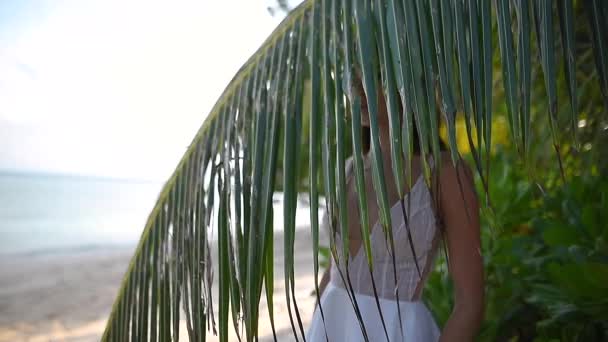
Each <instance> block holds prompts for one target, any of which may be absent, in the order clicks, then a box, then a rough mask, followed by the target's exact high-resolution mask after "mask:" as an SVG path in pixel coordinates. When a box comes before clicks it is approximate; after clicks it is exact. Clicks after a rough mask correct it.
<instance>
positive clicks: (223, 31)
mask: <svg viewBox="0 0 608 342" xmlns="http://www.w3.org/2000/svg"><path fill="white" fill-rule="evenodd" d="M296 2H299V1H292V3H296ZM274 4H275V0H198V1H194V0H193V1H151V0H146V1H143V0H142V1H118V0H98V1H92V0H72V1H67V0H2V1H0V170H13V171H15V170H26V171H34V172H53V173H68V174H81V175H93V176H104V177H119V178H135V179H154V180H164V179H166V178H167V177H168V176H169V175H170V173H171V172H172V171H173V169H174V168H175V166H176V165H177V162H178V161H179V159H180V157H181V156H182V154H183V153H184V152H185V150H186V148H187V146H188V144H189V143H190V142H191V140H192V138H193V136H194V134H195V133H196V131H197V130H198V128H199V127H200V125H201V124H202V122H203V120H204V118H205V117H206V115H207V113H208V112H209V110H210V109H211V107H212V106H213V104H214V103H215V101H216V100H217V98H218V97H219V96H220V94H221V92H222V91H223V89H224V87H225V86H226V85H227V84H228V82H229V81H230V79H231V78H232V77H233V76H234V74H235V73H236V71H237V70H238V69H239V67H240V66H241V65H242V64H243V63H244V62H245V61H246V60H247V58H249V56H251V54H252V53H253V52H254V51H255V50H256V49H257V48H258V47H259V46H260V45H261V43H262V42H263V41H264V40H265V38H266V37H267V36H268V35H269V34H270V33H271V32H272V30H273V29H274V28H275V27H276V25H278V23H279V22H280V20H281V19H282V16H283V15H282V14H279V15H276V16H275V17H272V16H271V15H270V14H269V13H268V11H267V7H268V6H269V5H274Z"/></svg>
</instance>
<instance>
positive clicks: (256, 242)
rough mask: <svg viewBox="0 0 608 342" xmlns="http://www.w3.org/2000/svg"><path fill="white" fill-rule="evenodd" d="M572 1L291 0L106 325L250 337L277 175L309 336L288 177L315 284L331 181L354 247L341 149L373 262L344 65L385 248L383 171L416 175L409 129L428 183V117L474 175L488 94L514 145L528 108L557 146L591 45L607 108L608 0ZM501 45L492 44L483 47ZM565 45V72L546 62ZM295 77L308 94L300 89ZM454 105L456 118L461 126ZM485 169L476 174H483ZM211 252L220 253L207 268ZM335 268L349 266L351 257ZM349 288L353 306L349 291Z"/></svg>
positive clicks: (266, 275) (435, 141)
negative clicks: (386, 130) (366, 122)
mask: <svg viewBox="0 0 608 342" xmlns="http://www.w3.org/2000/svg"><path fill="white" fill-rule="evenodd" d="M582 2H583V4H582V5H583V6H584V11H582V10H578V11H577V10H575V6H574V5H573V2H572V1H569V0H558V1H555V2H554V1H550V0H543V1H527V0H518V1H515V2H511V1H508V0H496V1H495V2H494V3H492V2H490V1H477V0H457V1H448V0H417V1H399V0H377V1H364V0H355V1H348V0H308V1H305V2H304V3H303V4H301V5H300V6H298V7H297V8H295V9H294V10H293V11H292V12H291V13H290V14H289V15H288V16H287V17H286V18H285V19H284V20H283V22H282V23H281V24H280V25H279V26H278V27H277V29H276V30H275V31H274V32H273V33H272V35H271V36H270V37H269V38H268V39H267V40H266V42H264V44H263V45H262V47H260V49H259V50H258V51H257V52H256V53H255V54H254V55H253V56H252V57H251V58H250V59H249V60H248V61H247V62H246V63H245V64H244V66H243V67H242V68H241V69H240V70H239V72H238V73H237V74H236V76H235V77H234V78H233V80H232V81H231V82H230V84H229V85H228V87H227V88H226V89H225V91H224V93H223V94H222V96H221V97H220V98H219V100H218V101H217V103H216V104H215V106H214V107H213V109H212V110H211V113H209V115H208V117H207V119H206V120H205V122H204V123H203V124H202V126H201V128H200V129H199V131H198V133H197V134H196V136H195V137H194V139H193V141H192V143H191V145H190V147H189V148H188V150H187V151H186V153H185V155H184V156H183V158H182V159H181V161H180V163H179V164H178V166H177V168H176V170H175V172H174V173H173V175H172V176H171V178H170V179H169V180H168V181H167V183H166V184H165V186H164V188H163V191H162V193H161V194H160V196H159V198H158V201H157V203H156V205H155V207H154V209H153V210H152V212H151V213H150V215H149V217H148V221H147V223H146V226H145V227H144V230H143V233H142V235H141V238H140V241H139V244H138V246H137V249H136V251H135V254H134V256H133V258H132V260H131V263H130V264H129V267H128V270H127V272H126V275H125V277H124V280H123V282H122V284H121V287H120V291H119V293H118V296H117V298H116V301H115V303H114V306H113V308H112V312H111V314H110V317H109V319H108V323H107V326H106V330H105V332H104V336H103V340H104V341H122V340H134V341H142V340H151V341H168V340H175V341H177V340H178V339H179V338H180V336H179V332H180V330H179V325H180V318H181V317H185V320H186V327H187V334H188V338H189V339H190V340H197V341H204V340H205V339H206V336H207V334H208V333H209V332H212V333H219V336H220V340H222V341H227V340H228V331H229V329H230V324H229V323H230V321H232V326H233V328H234V330H235V332H236V335H237V336H238V338H239V340H240V339H243V340H246V341H254V340H256V337H257V336H258V319H259V317H260V312H259V303H260V300H261V296H262V290H263V289H265V292H266V296H267V300H268V305H269V306H268V308H269V310H270V316H271V317H272V298H273V293H272V292H273V273H274V270H273V259H274V247H275V246H274V245H273V241H274V239H273V237H274V229H273V224H276V223H277V222H273V220H272V217H273V203H272V195H273V192H274V191H275V189H277V188H279V187H280V188H281V189H282V191H283V192H284V209H285V210H284V220H283V231H284V239H285V240H284V245H283V248H284V256H285V260H284V262H285V264H284V267H285V268H284V276H285V279H284V283H285V292H286V293H285V301H286V303H287V307H288V312H289V318H290V322H291V327H292V330H293V333H294V337H295V338H296V339H297V340H299V339H300V338H302V339H303V338H304V327H303V324H302V318H301V316H300V313H299V311H298V305H297V302H296V300H295V290H294V289H295V273H296V272H297V270H296V269H295V268H294V244H295V213H296V208H297V192H298V190H299V189H300V188H301V186H300V185H301V184H303V179H302V175H304V176H306V177H307V179H306V182H304V183H305V184H306V185H307V187H308V195H309V200H310V221H311V234H312V241H313V248H312V251H311V253H313V258H314V282H315V289H316V290H317V292H318V287H319V285H318V283H319V279H318V271H319V265H318V262H319V260H318V257H317V255H318V251H319V217H318V209H319V205H320V202H319V197H320V196H323V197H324V198H325V202H324V203H325V206H326V208H325V209H326V210H327V212H328V213H329V215H330V218H331V219H330V220H329V221H330V222H333V223H332V224H331V226H332V227H331V228H332V232H337V227H334V226H340V227H341V228H342V229H341V234H340V236H341V239H342V241H341V242H340V245H341V246H342V248H341V249H340V250H338V249H337V248H336V246H337V243H338V241H335V239H334V238H333V233H332V234H330V235H332V238H331V239H330V240H331V246H332V248H331V250H332V254H333V256H334V258H335V260H336V261H337V262H339V263H347V262H348V260H349V259H348V258H349V248H348V229H346V227H347V224H346V223H347V220H348V219H349V216H348V215H347V209H346V208H347V207H346V192H345V189H346V180H345V171H344V170H345V161H346V159H347V154H348V152H349V151H352V154H353V169H354V174H355V186H356V187H357V189H358V205H359V211H360V218H361V229H362V236H363V243H362V246H363V247H362V248H363V249H364V252H365V255H366V258H367V260H368V263H369V267H370V271H371V269H372V260H373V257H372V255H371V247H370V241H369V229H370V227H369V225H368V217H369V214H368V212H367V204H366V203H367V201H368V199H367V198H366V196H365V191H364V186H365V180H364V175H363V159H362V156H363V148H362V146H361V138H360V137H361V106H362V103H361V101H362V98H361V97H360V96H359V95H358V94H357V93H356V92H355V91H354V90H353V86H354V82H355V78H358V77H360V78H361V81H362V85H363V88H364V90H365V95H366V99H367V108H368V109H369V114H370V121H371V127H370V129H371V160H372V181H373V186H374V189H375V191H376V193H377V194H378V196H377V197H378V207H379V216H380V220H379V221H380V222H381V224H382V228H383V230H384V231H385V232H386V234H385V235H386V236H387V239H388V240H387V243H388V244H387V246H389V248H391V249H393V248H394V246H393V244H392V233H391V232H392V230H391V229H389V227H390V226H391V222H390V221H391V217H390V212H389V203H388V196H387V179H386V176H385V175H387V174H390V175H392V177H393V178H394V179H393V181H394V184H396V185H397V186H398V188H399V191H400V192H402V189H403V188H404V187H403V185H404V184H410V185H411V183H412V179H411V172H410V171H411V168H412V163H411V160H412V155H413V146H414V145H415V144H417V145H418V146H419V147H420V150H421V155H422V157H423V158H422V160H423V162H424V165H423V171H424V175H425V178H426V180H427V182H431V181H432V179H431V171H430V165H429V163H428V162H427V158H424V157H425V156H433V160H435V161H436V163H439V162H440V161H441V156H440V153H441V152H440V135H439V121H442V124H443V125H445V127H446V128H447V133H448V142H447V143H448V146H449V150H450V152H451V160H452V162H453V163H456V162H457V160H458V159H459V158H460V156H459V151H458V147H457V141H458V139H459V138H465V139H466V140H467V141H468V142H469V145H470V147H471V151H472V154H473V160H474V162H475V168H476V170H477V173H478V175H479V176H480V177H481V179H482V181H483V180H484V179H488V173H489V170H490V158H489V156H490V153H491V147H492V146H493V142H492V134H491V133H492V125H491V123H492V120H493V117H494V115H496V113H495V108H497V106H499V105H500V106H502V105H505V106H506V116H507V118H508V122H509V127H510V132H511V137H512V141H513V145H514V146H515V148H516V149H518V150H519V151H520V153H521V155H522V157H523V159H524V160H525V155H526V153H527V151H528V149H529V147H530V145H531V144H533V143H534V136H532V133H531V130H530V124H531V120H532V118H533V117H539V118H541V119H543V120H546V121H547V122H548V123H549V125H548V126H547V127H548V128H549V130H550V131H551V134H552V139H553V145H554V147H555V150H556V152H557V158H558V160H559V159H560V158H561V153H563V151H562V150H561V149H560V141H561V139H562V134H560V132H561V131H562V130H563V129H564V127H560V121H559V120H558V114H559V107H560V106H562V105H567V106H568V108H569V111H568V112H569V113H570V114H569V115H570V122H571V124H570V127H571V130H572V133H573V136H575V134H576V123H577V115H578V110H579V104H580V103H581V102H584V100H585V98H584V96H585V94H584V93H581V89H580V88H578V84H579V82H577V67H578V65H577V61H578V60H579V59H578V58H577V56H580V55H582V54H583V53H585V51H588V50H589V49H591V50H592V51H593V55H594V57H595V69H594V70H595V71H594V74H593V78H592V79H593V81H594V82H597V85H598V87H599V88H600V89H601V92H602V95H603V97H604V103H605V104H606V107H607V108H608V57H607V56H608V36H607V35H606V32H607V28H606V25H607V24H606V23H607V22H608V18H607V17H606V15H607V13H608V2H605V1H601V0H584V1H582ZM581 15H584V16H585V17H583V18H579V17H578V16H581ZM554 18H557V19H554ZM579 22H580V23H582V24H579ZM575 24H576V25H575ZM580 25H586V27H585V30H587V31H588V32H591V38H590V42H587V41H583V42H581V41H579V40H580V39H582V38H580V37H579V35H575V27H578V26H580ZM532 27H534V28H535V30H533V29H531V28H532ZM533 37H535V39H534V38H533ZM496 45H498V47H499V48H498V50H499V52H500V58H499V59H495V58H494V49H495V46H496ZM535 52H538V56H537V55H536V54H535ZM557 52H561V54H559V53H557ZM560 56H561V58H562V60H563V71H562V70H561V69H560V68H559V67H558V61H559V59H558V58H560ZM494 67H497V68H500V70H502V73H501V75H502V77H500V78H501V79H502V82H495V81H494V73H493V70H494ZM535 70H542V75H543V79H544V86H545V89H546V94H547V99H548V105H547V113H546V114H543V113H531V96H530V94H531V91H532V90H531V89H532V82H533V75H534V72H533V71H535ZM562 72H563V74H562ZM359 74H360V76H358V75H359ZM562 75H563V76H562ZM562 77H563V78H564V79H565V80H566V84H567V86H566V90H567V97H564V100H562V96H561V94H558V78H560V79H561V78H562ZM306 89H310V93H309V96H305V95H304V94H305V93H306V92H305V90H306ZM380 97H383V98H384V103H386V105H387V111H388V114H389V117H388V119H389V124H390V136H391V145H390V153H391V159H392V161H393V164H392V165H391V168H392V170H391V172H389V173H387V172H385V170H383V165H384V164H383V162H382V160H383V159H382V158H383V156H382V150H381V149H380V140H379V139H380V138H379V135H380V133H379V124H378V112H379V109H378V103H379V101H378V99H379V98H380ZM566 101H567V103H566V104H564V103H563V102H566ZM305 102H306V103H305ZM303 108H309V111H305V110H304V109H303ZM438 113H441V115H437V114H438ZM532 114H536V115H532ZM539 114H540V115H539ZM459 115H461V116H462V117H463V118H464V122H465V124H466V132H465V133H459V131H457V130H456V120H457V117H458V116H459ZM414 125H415V129H414ZM415 131H417V132H418V134H414V132H415ZM459 134H460V135H462V134H464V135H465V136H464V137H460V136H459ZM416 137H417V138H416ZM414 139H418V141H414ZM306 161H308V163H306ZM301 168H307V169H308V170H307V172H301V171H300V169H301ZM484 186H485V187H486V191H487V185H486V183H485V182H484ZM399 195H400V196H401V197H403V195H404V194H403V193H400V194H399ZM214 231H216V232H217V234H214V233H213V232H214ZM214 236H217V248H216V249H214V248H212V246H213V245H215V244H216V243H215V242H213V238H214ZM392 254H393V255H394V253H392ZM215 262H219V267H218V268H217V270H218V271H217V272H218V273H217V274H214V268H213V264H214V263H215ZM214 276H217V277H218V278H219V297H216V296H215V294H214V293H213V292H214V291H212V284H213V277H214ZM343 277H344V280H345V282H348V281H349V279H348V278H349V275H348V273H346V274H344V275H343ZM395 279H396V277H395ZM351 291H352V290H351ZM351 300H352V302H353V305H354V306H356V299H355V298H354V296H351ZM214 304H215V305H216V307H214ZM321 309H322V308H321ZM216 310H217V315H218V316H217V317H216ZM230 313H232V315H230ZM360 323H361V328H362V329H363V330H365V327H364V326H363V324H362V322H360ZM273 329H274V328H273ZM243 332H244V335H243V334H242V333H243ZM182 337H183V336H182Z"/></svg>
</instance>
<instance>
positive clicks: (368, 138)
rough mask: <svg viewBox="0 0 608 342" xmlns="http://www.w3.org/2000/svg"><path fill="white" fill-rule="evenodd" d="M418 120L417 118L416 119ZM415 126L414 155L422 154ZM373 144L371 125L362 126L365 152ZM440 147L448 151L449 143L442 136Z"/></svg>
mask: <svg viewBox="0 0 608 342" xmlns="http://www.w3.org/2000/svg"><path fill="white" fill-rule="evenodd" d="M414 120H416V119H414ZM413 126H414V127H413V128H414V136H413V137H412V142H413V144H414V146H413V151H414V155H420V141H419V137H418V128H417V127H416V125H415V124H414V125H413ZM371 145H372V134H371V130H370V128H369V127H367V126H363V127H361V147H362V149H363V152H364V153H367V152H369V149H370V148H371ZM439 149H440V150H441V151H447V149H448V147H447V145H446V144H445V143H444V142H443V139H441V137H440V138H439Z"/></svg>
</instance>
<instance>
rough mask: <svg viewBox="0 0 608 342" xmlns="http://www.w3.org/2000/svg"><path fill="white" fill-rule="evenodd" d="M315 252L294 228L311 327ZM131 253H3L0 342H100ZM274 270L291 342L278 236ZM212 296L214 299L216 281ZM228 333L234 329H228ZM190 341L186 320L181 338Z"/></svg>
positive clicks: (263, 333) (284, 332)
mask: <svg viewBox="0 0 608 342" xmlns="http://www.w3.org/2000/svg"><path fill="white" fill-rule="evenodd" d="M321 236H322V241H321V242H322V243H324V242H325V241H324V236H323V234H321ZM214 245H215V244H214ZM311 246H312V241H311V237H310V231H309V230H308V229H297V230H296V246H295V248H294V259H295V268H296V270H297V274H296V288H295V290H296V298H297V300H298V305H299V306H300V314H301V316H302V319H303V321H304V322H303V323H304V324H305V325H306V326H307V325H308V323H309V322H310V319H311V317H312V312H313V310H314V303H315V298H314V296H312V295H311V292H312V289H313V288H314V285H313V279H314V278H313V275H312V273H313V270H312V260H313V258H312V247H311ZM134 250H135V245H124V246H123V245H119V246H93V247H91V246H83V247H78V248H70V249H67V250H65V249H61V250H55V251H51V252H50V253H49V252H34V253H27V252H24V253H14V254H13V253H11V254H0V341H2V342H4V341H7V342H8V341H98V340H99V338H100V337H101V334H102V333H103V329H104V328H105V324H106V320H107V317H108V315H109V313H110V310H111V307H112V304H113V302H114V298H115V297H116V294H117V293H118V288H119V286H120V284H121V281H122V278H123V276H124V272H125V271H126V269H127V267H128V264H129V261H130V259H131V257H132V254H133V252H134ZM212 251H215V247H214V246H213V247H212ZM214 264H215V266H216V267H217V264H216V263H214ZM274 264H275V265H274V266H275V271H274V276H275V289H274V295H273V298H274V299H273V301H274V315H275V328H276V332H277V337H278V338H279V340H280V341H281V340H285V341H288V340H291V339H293V337H292V336H291V325H290V323H289V318H288V315H287V308H286V305H285V303H284V297H285V293H284V288H283V287H284V280H283V234H282V233H281V232H280V231H275V263H274ZM216 274H217V272H216ZM213 291H214V300H217V296H218V294H217V276H216V277H215V278H214V284H213ZM265 302H266V301H265V294H264V293H262V301H261V302H260V323H259V324H260V327H259V331H260V340H261V341H266V340H269V341H272V340H273V339H272V331H271V329H270V324H269V320H268V317H267V315H268V312H267V310H266V303H265ZM215 309H217V308H215ZM216 315H217V312H216ZM229 326H230V330H232V323H231V322H230V324H229ZM186 334H187V332H186V328H185V317H184V316H183V315H182V322H181V324H180V335H181V336H182V337H185V336H187V335H186ZM184 340H185V338H184ZM207 340H208V341H216V340H217V337H215V336H213V334H212V333H211V332H209V333H208V338H207Z"/></svg>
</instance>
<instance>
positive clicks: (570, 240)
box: [425, 151, 608, 341]
mask: <svg viewBox="0 0 608 342" xmlns="http://www.w3.org/2000/svg"><path fill="white" fill-rule="evenodd" d="M494 159H495V160H494V165H495V166H496V170H493V173H491V175H492V176H491V177H490V179H489V183H490V198H491V200H492V204H493V205H494V207H493V212H491V211H490V210H489V209H487V208H486V210H485V211H484V214H483V215H482V244H483V248H482V249H483V253H484V264H485V265H484V266H485V272H486V274H485V278H486V294H485V295H486V317H485V318H486V319H485V322H484V324H483V327H482V331H481V334H480V340H482V341H511V340H515V341H552V340H559V341H602V340H605V339H608V296H606V294H607V293H608V225H607V224H606V222H608V210H606V208H608V195H606V194H607V193H608V179H606V177H605V174H603V175H602V174H600V173H598V172H597V171H594V170H597V168H593V167H592V168H590V169H589V171H588V172H586V173H584V174H582V175H576V176H575V175H571V174H569V175H567V182H566V183H565V184H564V183H563V182H561V181H556V180H555V179H553V180H552V179H544V184H531V183H530V182H529V181H528V180H527V179H526V175H525V174H523V173H522V172H521V171H519V170H518V169H517V163H516V162H515V160H514V158H513V156H512V155H509V154H508V153H506V152H504V151H502V152H499V153H498V154H497V155H496V156H495V157H494ZM566 166H567V167H566V170H570V171H571V172H574V171H575V170H576V172H579V171H580V169H578V168H573V167H571V166H572V165H566ZM568 166H570V167H568ZM556 176H557V175H556ZM547 184H549V186H547ZM541 188H542V190H541ZM451 293H452V289H451V284H450V283H449V281H448V275H447V272H446V265H445V261H444V260H441V262H439V264H438V266H437V269H436V271H435V272H434V273H433V274H432V275H431V276H430V278H429V283H428V286H427V290H426V291H425V299H426V301H427V303H428V305H429V307H430V309H431V310H432V311H433V312H434V314H435V316H436V317H437V320H438V321H439V322H440V323H442V322H445V320H447V318H448V317H449V314H450V310H451V307H452V305H451V304H452V303H451V302H450V301H449V300H446V299H448V298H451V297H452V295H451Z"/></svg>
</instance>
